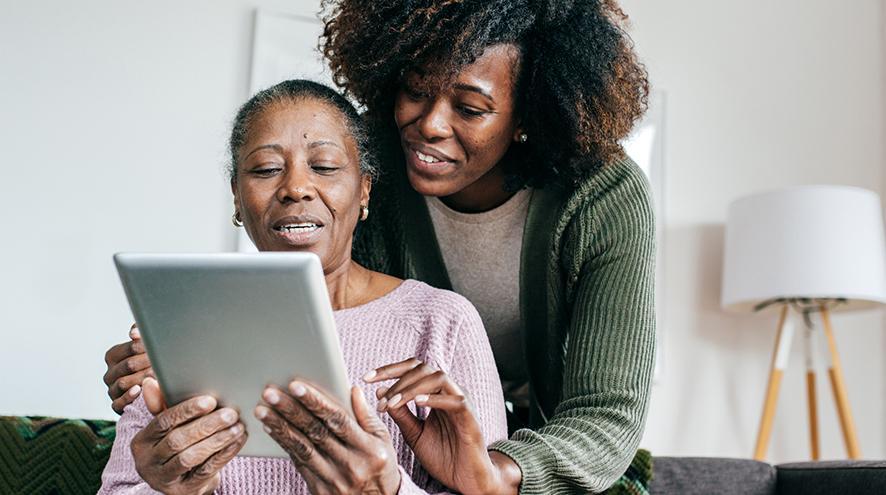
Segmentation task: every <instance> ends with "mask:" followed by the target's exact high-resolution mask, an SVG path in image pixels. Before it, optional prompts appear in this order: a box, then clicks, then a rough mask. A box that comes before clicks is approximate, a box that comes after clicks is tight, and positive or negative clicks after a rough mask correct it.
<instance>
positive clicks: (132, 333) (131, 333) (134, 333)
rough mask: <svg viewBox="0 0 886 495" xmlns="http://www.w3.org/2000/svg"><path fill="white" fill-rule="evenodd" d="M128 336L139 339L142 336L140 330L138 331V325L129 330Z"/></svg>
mask: <svg viewBox="0 0 886 495" xmlns="http://www.w3.org/2000/svg"><path fill="white" fill-rule="evenodd" d="M129 337H130V338H132V339H140V338H142V334H141V332H139V331H138V327H135V328H133V329H132V330H130V331H129Z"/></svg>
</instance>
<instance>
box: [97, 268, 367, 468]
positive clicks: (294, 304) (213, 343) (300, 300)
mask: <svg viewBox="0 0 886 495" xmlns="http://www.w3.org/2000/svg"><path fill="white" fill-rule="evenodd" d="M114 263H115V264H116V266H117V271H118V273H119V274H120V280H121V282H122V283H123V289H124V291H125V292H126V297H127V299H129V305H130V308H131V309H132V313H133V316H135V321H136V323H138V326H139V330H140V331H141V335H142V340H143V341H144V343H145V347H146V349H147V352H148V356H149V357H150V359H151V363H152V365H153V367H154V372H155V373H156V375H157V379H158V381H159V382H160V387H161V389H162V390H163V394H164V396H165V398H166V401H167V404H169V405H170V406H172V405H174V404H177V403H179V402H181V401H183V400H185V399H188V398H191V397H194V396H197V395H202V394H209V395H212V396H214V397H216V398H217V399H218V401H219V403H220V404H222V405H225V406H229V407H233V408H235V409H237V410H239V411H240V419H241V421H242V422H243V423H244V424H245V425H246V428H247V431H248V432H249V440H248V441H247V442H246V445H245V446H244V447H243V449H242V450H241V451H240V454H239V455H247V456H267V457H289V456H288V454H286V452H285V451H284V450H283V449H282V448H281V447H280V446H279V445H277V443H276V442H274V441H273V440H272V439H271V437H270V436H268V434H266V433H265V432H264V431H263V429H262V424H261V423H260V422H259V421H258V420H257V419H255V417H254V416H253V410H254V409H255V406H256V404H258V402H259V400H260V399H261V393H262V391H263V390H264V388H265V386H266V385H267V384H269V383H276V384H277V385H279V386H281V387H283V388H284V390H285V387H286V385H287V384H288V383H289V382H290V381H291V380H292V379H293V378H295V377H298V378H300V379H303V380H307V381H308V382H310V383H313V384H315V385H318V386H319V387H321V388H322V389H324V390H326V391H327V393H329V394H330V395H331V396H332V397H333V398H335V399H337V400H338V401H339V402H340V403H341V404H342V405H343V406H344V407H345V409H346V410H348V411H350V412H351V413H352V414H353V411H352V410H351V402H350V383H349V381H348V375H347V370H346V368H345V364H344V359H343V358H342V353H341V349H340V345H339V340H338V333H337V332H336V329H335V321H334V319H333V315H332V306H331V304H330V302H329V294H328V292H327V289H326V282H325V279H324V277H323V269H322V267H321V265H320V259H319V258H317V256H316V255H314V254H311V253H258V254H234V253H225V254H135V253H118V254H116V255H114Z"/></svg>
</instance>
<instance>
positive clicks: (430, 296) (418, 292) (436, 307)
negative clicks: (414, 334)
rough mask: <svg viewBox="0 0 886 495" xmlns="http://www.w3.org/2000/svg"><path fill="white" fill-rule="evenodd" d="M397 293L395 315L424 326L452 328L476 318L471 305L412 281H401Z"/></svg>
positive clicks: (447, 291)
mask: <svg viewBox="0 0 886 495" xmlns="http://www.w3.org/2000/svg"><path fill="white" fill-rule="evenodd" d="M401 290H403V291H404V294H403V296H402V297H401V298H400V299H399V301H398V309H399V311H400V312H401V313H404V314H407V315H409V316H410V317H411V318H413V319H414V320H417V321H420V322H423V323H424V324H425V325H433V326H445V327H452V326H458V325H460V324H462V323H464V322H466V321H472V320H474V319H475V318H479V315H478V314H477V310H476V308H474V305H473V304H471V302H470V301H468V300H467V299H465V297H464V296H462V295H460V294H456V293H455V292H452V291H449V290H444V289H438V288H436V287H431V286H430V285H428V284H426V283H424V282H421V281H418V280H413V279H407V280H404V281H403V287H402V288H401Z"/></svg>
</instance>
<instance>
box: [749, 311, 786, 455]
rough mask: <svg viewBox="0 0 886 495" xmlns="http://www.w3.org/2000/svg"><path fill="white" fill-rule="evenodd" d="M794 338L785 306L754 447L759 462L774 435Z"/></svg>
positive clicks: (779, 320)
mask: <svg viewBox="0 0 886 495" xmlns="http://www.w3.org/2000/svg"><path fill="white" fill-rule="evenodd" d="M793 337H794V327H793V326H792V325H791V322H790V321H788V306H787V305H785V306H784V307H783V308H782V310H781V316H780V317H779V319H778V332H777V335H776V337H775V349H773V350H772V362H771V363H770V365H769V385H767V387H766V401H765V403H764V404H763V416H762V418H761V419H760V430H759V431H758V433H757V445H756V447H754V459H756V460H758V461H762V460H763V459H764V458H765V457H766V448H767V447H768V445H769V437H770V436H771V434H772V420H773V418H775V405H776V403H777V402H778V391H779V389H780V388H781V377H782V375H784V369H785V367H786V366H787V364H788V356H789V355H790V350H791V340H792V339H793Z"/></svg>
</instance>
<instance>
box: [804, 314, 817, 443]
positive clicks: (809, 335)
mask: <svg viewBox="0 0 886 495" xmlns="http://www.w3.org/2000/svg"><path fill="white" fill-rule="evenodd" d="M805 335H806V339H805V344H806V397H807V400H808V401H809V446H810V449H811V450H812V460H813V461H817V460H818V459H819V449H818V445H819V443H818V407H817V400H816V394H815V355H816V352H817V351H818V349H817V348H816V346H815V332H814V330H813V329H812V327H810V326H808V325H807V326H806V331H805Z"/></svg>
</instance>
